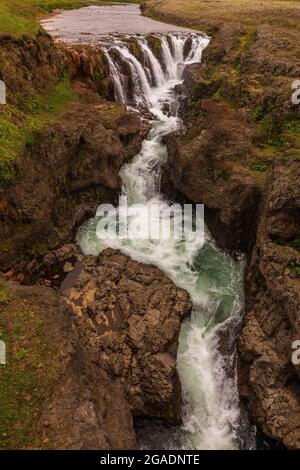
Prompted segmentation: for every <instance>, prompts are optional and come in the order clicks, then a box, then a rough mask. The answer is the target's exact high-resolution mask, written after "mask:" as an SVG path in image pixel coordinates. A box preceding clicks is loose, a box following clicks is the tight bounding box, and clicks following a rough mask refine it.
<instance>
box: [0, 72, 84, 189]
mask: <svg viewBox="0 0 300 470" xmlns="http://www.w3.org/2000/svg"><path fill="white" fill-rule="evenodd" d="M76 99H78V96H77V94H76V93H75V92H74V90H73V89H72V87H71V84H70V81H69V77H68V76H67V75H65V76H64V77H63V78H62V80H61V81H60V83H58V85H57V86H56V87H54V89H53V90H51V91H49V92H47V93H44V94H42V95H33V96H31V97H30V98H28V99H27V101H26V102H25V105H24V109H23V110H22V111H19V110H18V109H17V108H15V107H14V106H11V105H3V106H1V107H0V191H1V190H3V189H4V188H5V187H6V185H7V184H8V183H9V182H10V181H11V179H12V178H13V177H14V176H15V173H16V163H17V158H18V156H19V155H20V153H21V151H22V149H23V148H24V147H25V145H28V146H29V147H34V145H35V144H36V142H37V141H38V139H39V134H40V132H41V130H42V129H43V128H44V127H45V126H46V125H47V124H48V123H50V122H52V121H54V120H55V119H56V117H57V116H58V114H59V113H61V112H62V111H64V110H65V109H66V106H67V104H68V103H69V102H71V101H74V100H76Z"/></svg>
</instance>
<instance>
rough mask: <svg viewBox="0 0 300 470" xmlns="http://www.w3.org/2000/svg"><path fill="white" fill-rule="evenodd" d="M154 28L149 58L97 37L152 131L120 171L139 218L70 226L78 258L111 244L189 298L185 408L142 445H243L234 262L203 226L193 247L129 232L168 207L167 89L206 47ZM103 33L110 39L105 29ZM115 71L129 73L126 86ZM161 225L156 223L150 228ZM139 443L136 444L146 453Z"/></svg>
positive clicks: (192, 37) (239, 298)
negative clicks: (108, 229)
mask: <svg viewBox="0 0 300 470" xmlns="http://www.w3.org/2000/svg"><path fill="white" fill-rule="evenodd" d="M79 11H80V10H78V11H77V13H76V14H77V15H79V13H78V12H79ZM74 14H75V13H74ZM78 17H79V16H78ZM123 23H124V21H123ZM98 26H99V25H98ZM53 28H54V26H53ZM94 28H96V26H95V25H94ZM162 28H163V31H161V30H158V31H157V30H153V29H152V30H151V32H152V33H155V36H156V39H157V41H158V42H159V44H160V47H159V53H157V54H154V53H153V52H152V50H151V47H150V43H149V42H148V39H147V35H144V34H143V35H140V34H139V35H136V34H131V35H130V38H131V39H132V38H134V40H135V41H136V43H137V44H138V46H139V50H140V53H141V54H142V60H141V58H137V57H136V56H135V55H133V53H132V52H131V50H130V47H129V42H128V31H126V34H125V35H124V36H123V37H122V35H118V36H115V35H114V34H113V35H108V36H107V37H106V38H103V37H102V38H101V41H100V42H101V44H102V47H103V50H104V51H105V54H106V57H107V60H108V63H109V67H110V73H111V76H112V79H113V81H114V85H115V98H116V100H117V101H120V102H123V103H126V104H127V105H129V106H130V107H131V108H134V109H135V110H137V111H139V112H144V111H145V110H148V115H149V112H150V113H151V116H152V118H151V129H150V132H149V135H148V137H147V138H146V139H145V140H144V142H143V145H142V149H141V151H140V153H139V154H138V155H136V157H135V158H134V159H133V161H132V162H131V163H129V164H127V165H125V166H124V167H123V169H122V171H121V178H122V183H123V189H122V193H123V195H126V196H127V197H128V202H129V205H133V204H136V203H143V205H144V208H145V212H143V211H138V212H133V213H131V219H130V225H131V227H133V229H132V230H131V233H130V238H129V239H125V240H124V239H123V240H120V239H114V240H112V239H111V240H107V239H100V238H101V237H100V238H99V232H98V233H97V224H98V221H99V217H98V216H97V215H96V216H95V217H94V218H93V219H91V220H89V221H88V222H87V223H86V224H85V225H84V226H83V227H82V228H81V229H80V230H79V232H78V235H77V242H78V244H79V245H80V247H81V249H82V251H83V253H84V254H93V255H97V254H98V253H99V252H100V251H101V250H103V249H104V248H106V247H107V246H110V247H113V248H117V249H120V250H121V251H122V252H124V253H125V254H127V255H129V256H130V257H132V258H133V259H135V260H138V261H141V262H144V263H151V264H155V265H157V266H158V267H159V268H161V269H162V270H163V271H164V272H165V273H166V274H167V275H168V276H169V277H170V278H171V279H172V280H173V281H174V282H175V283H176V285H177V286H180V287H182V288H184V289H186V290H187V291H188V292H189V293H190V296H191V299H192V302H193V311H192V314H191V317H190V318H188V319H186V320H185V321H184V322H183V325H182V328H181V333H180V338H179V350H178V359H177V368H178V372H179V375H180V379H181V383H182V389H183V396H184V403H185V406H184V416H183V425H182V426H181V428H180V429H179V430H178V432H177V433H176V437H174V438H173V437H172V433H171V434H170V435H169V438H168V437H166V435H164V437H163V438H161V436H160V437H159V441H160V442H159V444H157V443H154V444H153V440H152V441H151V439H150V440H148V441H149V442H148V447H149V446H150V447H151V445H152V446H157V447H156V448H159V446H160V447H164V448H169V449H174V448H182V449H237V448H249V447H251V446H252V439H251V433H249V428H248V427H247V422H246V421H247V420H246V418H245V416H243V413H242V411H241V409H240V404H239V398H238V391H237V383H236V364H235V348H234V340H235V334H236V329H237V325H238V323H239V321H240V315H241V312H242V309H243V260H242V259H240V260H234V259H233V258H231V257H230V256H229V255H227V254H225V253H223V252H222V251H220V250H219V249H218V248H217V247H216V246H215V244H214V241H213V240H212V238H211V236H210V234H209V232H208V231H207V230H206V232H205V244H204V246H203V247H202V248H201V249H200V246H198V245H197V242H196V241H195V245H194V246H193V249H192V250H191V249H189V250H187V249H186V245H185V243H184V242H183V241H178V240H175V239H174V238H171V239H170V240H159V241H158V240H149V239H147V240H141V239H137V236H136V235H137V232H135V230H134V227H136V229H137V231H138V230H139V233H140V229H141V226H143V224H144V221H145V213H146V211H147V208H148V207H149V205H150V204H153V203H161V202H164V203H165V204H171V203H170V202H169V201H167V200H166V199H165V198H164V196H163V188H161V187H160V166H161V165H162V163H164V162H166V160H167V149H166V146H165V145H164V143H163V140H164V139H163V138H164V136H166V135H167V134H169V133H170V132H173V131H176V130H178V129H179V128H180V127H181V126H182V122H181V120H180V118H179V117H178V108H179V102H178V96H177V94H176V91H175V90H174V87H175V86H176V85H179V84H181V83H182V71H183V69H184V66H185V65H187V64H190V63H194V62H200V61H201V55H202V51H203V49H204V48H205V47H206V46H207V44H208V42H209V38H208V37H207V36H206V35H204V34H201V33H196V32H190V31H188V30H182V31H176V32H175V31H174V32H170V30H169V29H170V27H169V28H166V25H163V26H162ZM164 28H165V29H164ZM54 29H55V28H54ZM166 29H167V32H166ZM110 32H112V33H114V27H113V26H111V31H110ZM133 32H134V33H135V32H136V31H133ZM65 34H69V33H68V32H67V33H66V32H65ZM108 37H109V40H108ZM124 64H126V65H127V67H126V69H125V68H124ZM124 70H127V74H128V73H129V74H130V83H131V84H132V86H131V87H130V89H129V87H128V86H127V83H128V80H126V77H125V76H124ZM128 71H129V72H128ZM116 212H118V209H116ZM160 222H161V221H160V220H159V219H158V220H157V224H159V223H160ZM174 223H176V221H175V222H174ZM153 429H154V428H153ZM153 432H154V431H153ZM154 434H155V433H154ZM145 441H147V439H145ZM145 441H144V442H143V440H142V442H141V445H142V446H144V447H147V442H145ZM151 442H152V443H151ZM154 442H155V440H154Z"/></svg>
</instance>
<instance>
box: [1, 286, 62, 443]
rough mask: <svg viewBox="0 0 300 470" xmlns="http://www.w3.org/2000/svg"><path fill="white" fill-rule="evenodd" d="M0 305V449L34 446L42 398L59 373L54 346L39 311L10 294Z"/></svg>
mask: <svg viewBox="0 0 300 470" xmlns="http://www.w3.org/2000/svg"><path fill="white" fill-rule="evenodd" d="M11 296H12V301H11V303H10V304H9V305H7V306H3V304H2V305H1V304H0V339H2V340H3V341H5V344H6V362H7V363H6V364H5V365H0V450H1V449H22V448H27V447H28V446H30V447H31V446H34V444H35V443H34V439H35V425H36V422H37V419H38V415H39V413H40V408H41V406H42V403H43V401H44V400H45V398H46V397H47V395H48V393H49V392H51V388H52V386H53V384H54V383H55V381H56V380H57V377H58V376H59V374H60V370H61V362H60V358H59V350H58V347H57V345H53V344H50V343H49V340H48V339H47V336H46V331H45V328H46V327H45V325H44V322H43V320H42V318H43V312H42V311H41V310H40V308H39V307H37V306H35V305H34V304H32V305H31V302H28V300H27V301H25V302H24V301H22V300H18V299H17V298H15V295H14V293H12V294H11Z"/></svg>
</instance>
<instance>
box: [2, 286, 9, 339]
mask: <svg viewBox="0 0 300 470" xmlns="http://www.w3.org/2000/svg"><path fill="white" fill-rule="evenodd" d="M9 301H10V295H9V293H8V292H7V289H6V288H5V286H4V285H3V284H1V283H0V305H1V304H2V305H7V304H8V303H9ZM0 339H2V337H1V335H0Z"/></svg>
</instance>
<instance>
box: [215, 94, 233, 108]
mask: <svg viewBox="0 0 300 470" xmlns="http://www.w3.org/2000/svg"><path fill="white" fill-rule="evenodd" d="M213 98H214V99H215V100H218V101H220V103H222V104H223V105H224V106H226V107H227V108H229V109H231V110H233V109H235V106H234V104H233V103H232V102H231V101H229V100H228V99H226V98H224V96H223V95H222V92H221V90H220V89H218V90H217V91H216V92H215V93H214V94H213Z"/></svg>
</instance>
